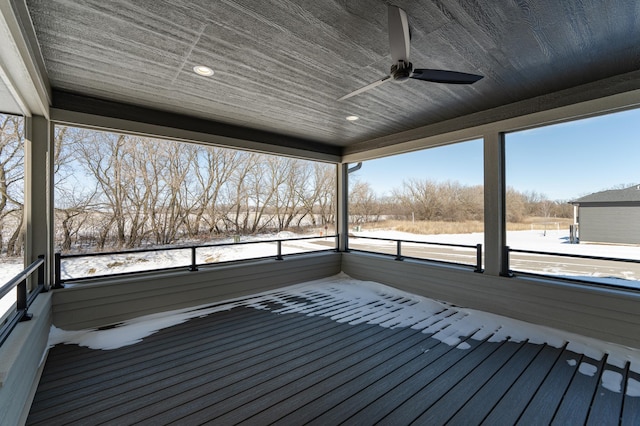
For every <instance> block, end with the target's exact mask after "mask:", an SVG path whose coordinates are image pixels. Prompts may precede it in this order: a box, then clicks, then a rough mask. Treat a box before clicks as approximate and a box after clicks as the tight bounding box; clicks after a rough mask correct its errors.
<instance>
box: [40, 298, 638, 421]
mask: <svg viewBox="0 0 640 426" xmlns="http://www.w3.org/2000/svg"><path fill="white" fill-rule="evenodd" d="M282 297H283V300H284V298H286V295H283V296H282ZM310 297H317V298H323V297H324V296H323V295H322V294H320V295H317V296H315V295H311V296H310ZM288 302H291V303H297V302H298V301H297V300H295V299H289V300H288ZM300 302H303V301H300ZM377 306H378V305H377V304H373V305H371V304H366V305H364V306H363V305H362V304H359V303H356V302H353V303H352V302H342V303H336V304H335V305H333V306H327V305H326V304H322V306H320V305H318V307H317V308H313V307H310V309H309V310H308V312H307V313H308V314H311V315H304V314H301V313H280V314H278V313H275V312H274V311H273V309H277V308H279V307H280V308H281V307H282V306H280V305H277V304H275V305H273V306H268V307H265V306H262V308H263V309H255V308H250V307H244V306H243V307H234V308H232V309H228V310H222V311H219V312H215V313H210V314H207V315H203V316H201V317H197V318H193V319H190V320H188V321H185V322H183V323H181V324H178V325H175V326H172V327H168V328H165V329H163V330H161V331H159V332H157V333H154V334H152V335H150V336H147V337H145V338H144V339H143V340H142V341H141V342H139V343H136V344H132V345H130V346H125V347H122V348H119V349H113V350H93V349H88V348H85V347H79V346H77V345H57V346H56V347H54V348H52V349H51V351H50V353H49V357H48V359H47V363H46V365H45V369H44V372H43V375H42V379H41V381H40V384H39V387H38V390H37V393H36V396H35V398H34V401H33V404H32V407H31V411H30V414H29V417H28V419H27V424H30V425H47V426H52V425H61V424H91V425H98V424H111V425H127V424H141V425H145V424H149V425H158V424H170V423H173V424H206V423H211V424H247V425H262V424H281V425H298V424H317V425H333V424H341V423H346V424H374V423H378V424H393V425H404V424H411V423H412V422H415V423H416V424H430V425H438V424H445V423H448V424H452V425H455V424H481V423H483V422H484V424H515V423H517V422H520V424H532V423H535V424H549V423H552V422H555V423H557V424H584V423H585V422H586V423H588V424H594V425H595V424H598V425H607V424H612V425H613V424H619V423H620V421H622V424H629V425H635V424H638V419H639V418H640V416H639V414H638V412H639V411H640V397H636V396H630V395H625V392H624V391H625V390H623V389H621V390H620V392H614V391H611V390H608V389H605V388H604V387H603V386H602V384H601V382H602V375H603V374H604V373H603V371H605V370H606V371H609V372H608V373H606V374H609V375H610V374H614V373H615V374H620V375H622V377H623V378H624V379H626V378H629V379H630V380H638V379H640V378H639V377H638V374H637V373H634V372H633V371H630V370H629V368H628V366H627V367H626V368H624V369H620V368H617V367H613V366H611V365H608V364H606V365H605V362H606V358H604V359H603V360H601V361H596V360H592V359H588V358H586V357H584V356H582V355H579V354H576V353H573V352H570V351H568V350H566V349H564V348H554V347H550V346H547V345H535V344H530V343H526V342H519V343H518V342H509V341H502V342H492V341H490V340H491V339H490V336H489V337H487V335H483V336H482V339H484V340H478V339H475V338H473V336H471V337H466V338H463V339H462V340H463V341H462V342H461V344H460V345H455V344H446V343H443V342H441V341H440V340H437V339H435V338H434V337H433V335H432V334H430V333H428V332H427V331H426V327H427V326H429V325H432V324H435V323H438V322H439V321H442V320H445V319H446V318H447V316H448V315H450V313H449V312H447V311H442V312H437V313H434V314H433V317H432V320H426V321H425V320H421V324H416V325H414V327H412V328H409V327H398V328H389V327H381V326H379V325H376V324H372V323H368V322H369V321H378V322H381V321H386V319H387V318H393V312H392V311H389V310H388V309H387V310H385V309H382V310H380V311H379V312H377V311H376V310H375V309H372V307H374V308H375V307H377ZM380 306H381V307H383V306H384V300H382V301H381V303H380ZM270 309H271V310H270ZM281 312H288V311H287V310H286V309H284V310H282V311H281ZM321 314H323V315H322V316H320V315H321ZM328 316H331V318H330V317H328ZM347 318H348V319H349V321H350V322H351V324H347V323H344V322H340V321H338V320H339V319H347ZM354 318H355V319H354ZM391 323H393V320H392V321H391ZM114 330H116V331H117V328H116V329H114ZM456 343H458V342H456ZM582 362H585V363H589V364H591V365H593V366H594V367H595V369H596V371H595V374H593V376H589V375H587V374H582V373H580V372H579V371H578V370H579V366H580V363H582ZM616 377H617V376H616ZM622 382H623V383H626V381H625V380H623V381H622Z"/></svg>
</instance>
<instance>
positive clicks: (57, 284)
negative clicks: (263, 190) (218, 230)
mask: <svg viewBox="0 0 640 426" xmlns="http://www.w3.org/2000/svg"><path fill="white" fill-rule="evenodd" d="M304 240H323V241H327V240H333V242H332V244H331V245H330V246H327V248H325V249H319V250H313V252H320V251H333V250H336V249H337V247H338V235H323V236H313V237H298V238H286V239H275V240H257V241H234V242H229V243H214V244H201V245H189V246H176V247H159V248H149V249H137V250H123V251H110V252H95V253H80V254H60V253H56V254H55V260H54V269H55V271H54V274H55V280H54V288H63V287H64V283H65V282H68V281H71V280H73V281H82V280H90V279H96V278H104V277H113V276H127V275H134V274H140V273H149V272H154V271H172V270H188V271H197V270H198V269H199V268H200V267H203V266H208V265H214V264H222V263H224V264H227V263H232V262H238V261H241V260H252V259H255V260H258V259H268V258H273V259H275V260H283V259H284V256H285V255H283V253H282V245H283V243H288V242H291V241H304ZM274 243H275V253H273V254H270V255H266V256H259V257H251V258H239V259H232V260H227V261H214V262H206V261H205V262H200V263H198V262H197V250H198V249H206V248H222V247H228V246H243V245H252V244H253V245H255V244H274ZM179 250H189V251H190V256H189V257H190V262H189V264H182V265H178V266H174V267H166V268H156V269H146V270H137V271H131V272H120V273H112V274H102V275H90V276H81V277H69V278H63V277H62V262H63V261H64V260H65V259H77V258H83V257H99V256H115V255H135V254H145V253H156V252H169V251H179ZM301 253H306V252H305V251H302V252H297V253H290V254H287V256H292V255H295V254H301Z"/></svg>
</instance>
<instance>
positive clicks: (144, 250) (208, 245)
mask: <svg viewBox="0 0 640 426" xmlns="http://www.w3.org/2000/svg"><path fill="white" fill-rule="evenodd" d="M336 236H337V235H335V234H333V235H322V236H318V235H314V236H312V237H296V238H278V239H274V240H255V241H239V242H237V243H235V242H228V243H211V244H191V245H184V246H173V247H152V248H142V249H132V250H121V251H100V252H93V253H73V254H61V255H60V257H61V258H62V259H71V258H74V257H92V256H106V255H112V254H116V255H117V254H135V253H149V252H158V251H174V250H191V249H194V248H196V249H198V248H207V247H225V246H237V245H247V244H263V243H277V242H278V241H280V242H287V241H302V240H317V239H320V238H335V237H336Z"/></svg>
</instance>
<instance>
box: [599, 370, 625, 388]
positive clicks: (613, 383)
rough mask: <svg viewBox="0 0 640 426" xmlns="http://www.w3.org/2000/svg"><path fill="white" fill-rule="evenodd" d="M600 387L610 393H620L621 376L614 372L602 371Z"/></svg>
mask: <svg viewBox="0 0 640 426" xmlns="http://www.w3.org/2000/svg"><path fill="white" fill-rule="evenodd" d="M602 386H603V387H604V388H605V389H609V390H610V391H611V392H616V393H620V392H622V374H620V373H618V372H616V371H611V370H604V371H603V372H602Z"/></svg>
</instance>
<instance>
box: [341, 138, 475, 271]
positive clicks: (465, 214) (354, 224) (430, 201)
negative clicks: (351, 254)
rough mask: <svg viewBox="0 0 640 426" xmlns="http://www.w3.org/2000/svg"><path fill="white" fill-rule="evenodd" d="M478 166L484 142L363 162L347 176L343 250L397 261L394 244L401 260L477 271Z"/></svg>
mask: <svg viewBox="0 0 640 426" xmlns="http://www.w3.org/2000/svg"><path fill="white" fill-rule="evenodd" d="M482 167H483V145H482V140H472V141H467V142H460V143H455V144H451V145H445V146H440V147H435V148H429V149H424V150H421V151H415V152H411V153H406V154H400V155H394V156H389V157H385V158H380V159H376V160H369V161H365V162H363V163H362V167H361V168H359V169H358V170H354V171H353V172H352V173H350V176H349V186H350V188H349V231H350V237H349V248H350V249H355V250H363V251H370V252H376V253H385V254H389V255H394V256H398V241H400V253H399V255H400V256H399V257H401V258H404V257H412V258H419V259H428V260H435V261H439V262H446V263H455V264H464V265H470V266H476V263H477V252H476V250H477V244H482V243H483V238H484V222H483V216H484V194H483V174H482ZM426 243H434V244H426ZM448 245H449V246H448Z"/></svg>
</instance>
